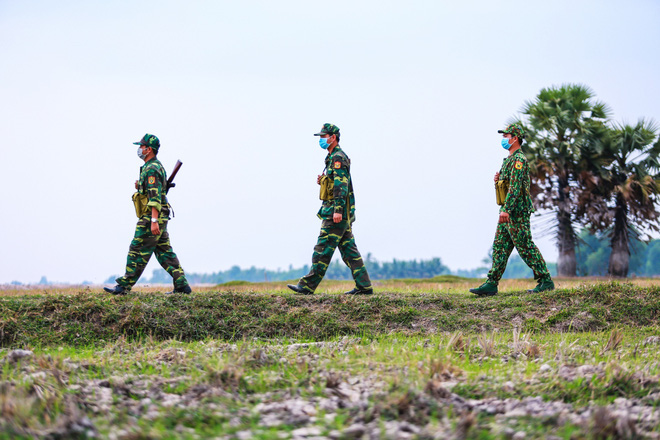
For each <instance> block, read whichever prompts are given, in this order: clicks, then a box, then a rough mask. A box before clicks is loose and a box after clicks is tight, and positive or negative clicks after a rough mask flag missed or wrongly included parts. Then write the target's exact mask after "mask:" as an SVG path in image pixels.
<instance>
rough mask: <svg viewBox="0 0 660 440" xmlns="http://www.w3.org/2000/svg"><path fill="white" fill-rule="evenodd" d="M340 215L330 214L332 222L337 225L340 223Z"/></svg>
mask: <svg viewBox="0 0 660 440" xmlns="http://www.w3.org/2000/svg"><path fill="white" fill-rule="evenodd" d="M341 218H342V216H341V214H337V213H336V212H335V213H334V214H332V221H333V222H335V223H339V222H340V221H341Z"/></svg>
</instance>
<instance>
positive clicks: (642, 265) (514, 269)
mask: <svg viewBox="0 0 660 440" xmlns="http://www.w3.org/2000/svg"><path fill="white" fill-rule="evenodd" d="M577 243H578V244H577V246H576V249H577V251H576V256H577V261H578V265H577V274H578V276H606V275H608V268H609V259H610V253H611V252H612V248H611V246H610V238H609V237H608V236H607V235H606V234H605V233H595V234H594V233H592V232H590V231H589V230H588V229H586V228H585V229H582V231H581V232H580V233H579V235H578V237H577ZM630 249H631V256H630V275H632V276H638V277H658V276H660V240H651V241H650V242H648V243H647V242H644V241H642V240H640V239H639V238H637V236H635V237H633V238H632V239H631V245H630ZM482 262H483V266H480V267H477V268H474V269H458V270H455V271H451V270H450V269H449V268H448V267H447V266H445V265H444V264H443V263H442V260H441V259H440V258H431V259H430V260H396V259H395V260H393V261H386V262H380V261H377V260H376V259H374V258H373V257H372V255H371V254H368V255H367V257H366V259H365V264H366V265H367V269H368V270H369V276H370V277H371V279H373V280H385V279H393V278H432V277H434V276H438V275H457V276H461V277H466V278H483V277H484V276H485V275H486V274H487V273H488V270H489V269H490V264H491V255H490V254H489V255H488V256H487V257H486V258H484V259H483V260H482ZM548 270H549V271H550V274H551V275H552V276H556V275H557V264H556V263H552V262H548ZM307 272H309V266H307V265H305V266H302V267H299V268H294V267H293V266H289V268H288V269H287V270H281V269H278V270H267V269H263V268H257V267H254V266H252V267H250V268H247V269H241V268H240V267H239V266H233V267H231V268H230V269H228V270H224V271H218V272H213V273H210V274H205V273H186V277H187V278H188V280H189V281H190V282H191V283H193V284H199V283H203V284H222V283H227V282H230V281H250V282H263V281H288V280H296V279H298V278H300V277H301V276H303V275H305V274H306V273H307ZM532 275H533V274H532V270H531V269H530V268H529V267H527V265H526V264H525V263H524V262H523V261H522V259H521V258H520V257H519V256H518V255H517V254H514V255H512V256H511V258H510V259H509V263H508V264H507V267H506V271H505V272H504V275H503V278H531V277H532ZM115 278H117V276H116V275H113V276H111V277H109V278H108V279H107V280H106V281H105V282H106V283H107V284H111V283H113V282H114V280H115ZM326 278H327V279H330V280H350V279H351V278H352V277H351V273H350V271H349V269H348V267H346V265H345V264H344V263H343V262H341V261H339V260H335V261H333V262H332V263H331V264H330V267H329V268H328V271H327V273H326ZM140 282H141V283H151V284H170V283H171V282H172V277H170V276H169V275H168V274H167V272H165V271H164V270H163V269H156V270H154V272H153V275H152V276H151V278H146V277H144V276H143V277H142V278H141V279H140Z"/></svg>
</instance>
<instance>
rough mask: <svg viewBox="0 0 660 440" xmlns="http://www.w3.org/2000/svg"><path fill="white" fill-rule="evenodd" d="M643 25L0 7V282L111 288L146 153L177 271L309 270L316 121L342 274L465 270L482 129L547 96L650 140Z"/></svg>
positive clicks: (659, 110)
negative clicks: (576, 103) (166, 213)
mask: <svg viewBox="0 0 660 440" xmlns="http://www.w3.org/2000/svg"><path fill="white" fill-rule="evenodd" d="M658 23H660V2H658V1H657V0H628V1H625V2H622V1H603V0H597V1H596V0H592V1H588V0H585V1H582V0H579V1H575V0H571V1H565V0H557V1H552V2H547V1H530V0H527V1H492V0H491V1H485V0H484V1H469V0H466V1H462V2H456V1H440V0H436V1H406V2H403V1H398V2H393V1H383V0H379V1H356V0H352V1H342V0H340V1H333V2H317V1H310V0H306V1H288V0H282V1H278V2H274V1H242V2H234V1H186V2H183V1H163V0H159V1H139V2H135V1H112V2H99V1H82V0H71V1H66V0H63V1H58V2H52V1H29V0H20V1H19V0H0V59H2V62H1V63H0V102H1V103H2V104H0V145H1V146H2V150H1V156H0V158H1V162H0V164H1V165H2V171H1V172H0V186H1V189H0V206H1V209H2V212H3V213H4V215H2V216H0V283H8V282H11V281H13V280H18V281H21V282H24V283H29V282H37V281H38V280H39V279H40V278H41V276H47V277H48V279H49V280H51V281H59V282H72V283H77V282H81V281H83V280H89V281H92V282H96V283H100V282H102V281H104V280H105V279H106V278H107V277H108V276H109V275H111V274H120V273H123V270H124V265H125V261H126V253H127V251H128V246H129V244H130V241H131V239H132V236H133V231H134V228H135V223H136V220H137V219H136V218H135V214H134V210H133V206H132V203H131V195H132V193H133V192H134V187H133V183H134V181H135V180H136V179H137V177H138V170H139V167H140V165H141V164H142V162H141V161H140V160H139V159H138V157H137V155H136V147H135V146H134V145H133V144H132V143H133V142H135V141H138V140H139V139H140V138H141V137H142V136H143V135H144V134H145V133H147V132H148V133H153V134H155V135H157V136H158V137H159V138H160V140H161V145H162V147H161V152H160V154H159V159H160V160H161V161H162V162H163V165H164V166H165V167H166V169H167V170H168V173H169V172H170V171H171V169H172V167H173V165H174V163H175V162H176V160H177V159H180V160H181V161H182V162H183V164H184V165H183V167H182V169H181V172H180V173H179V175H178V177H177V187H176V188H174V189H173V190H172V191H170V196H169V199H170V202H171V204H172V205H173V207H174V211H175V213H176V218H174V219H173V220H172V221H170V223H169V226H168V229H169V231H170V235H171V237H172V244H173V246H174V250H175V251H176V253H177V254H178V256H179V258H180V260H181V263H182V265H183V267H184V269H185V270H186V271H188V272H213V271H218V270H226V269H228V268H229V267H231V266H232V265H239V266H241V267H249V266H252V265H255V266H257V267H266V268H268V269H277V268H282V269H285V268H287V267H288V266H289V264H293V265H294V266H296V267H298V266H302V265H304V264H309V263H310V261H311V255H312V248H313V246H314V244H315V243H316V238H317V235H318V231H319V227H320V221H319V220H318V219H317V217H316V212H317V211H318V208H319V205H320V201H319V200H318V186H317V185H316V176H317V174H319V173H320V172H321V170H322V169H323V159H324V157H325V152H324V151H322V150H321V149H320V148H319V146H318V142H317V139H318V138H316V137H314V136H312V134H313V133H315V132H317V131H318V130H319V129H320V128H321V125H322V124H323V123H324V122H332V123H334V124H336V125H338V126H339V127H340V129H341V133H342V137H341V146H342V148H343V149H344V151H345V152H346V153H347V154H348V156H349V157H350V158H351V160H352V174H353V180H354V187H355V191H356V203H357V222H356V223H355V225H354V233H355V236H356V241H357V245H358V247H359V249H360V251H361V252H362V254H363V255H366V254H367V253H372V255H373V256H374V257H375V258H376V259H378V260H381V261H391V260H392V259H393V258H397V259H415V258H416V259H428V258H432V257H440V258H442V261H443V262H444V263H445V264H446V265H448V266H449V267H450V268H451V269H459V268H472V267H476V266H479V265H480V264H481V260H482V259H483V258H484V256H485V255H486V253H487V251H488V249H489V247H490V246H491V244H492V239H493V236H494V232H495V227H496V222H497V213H498V207H497V205H496V204H495V195H494V190H493V184H492V178H493V174H494V173H495V172H496V171H497V170H498V169H499V166H500V165H501V161H502V158H503V157H504V156H505V155H506V152H505V151H504V150H503V149H502V148H501V147H500V145H499V143H500V142H499V141H500V135H498V134H497V130H498V129H500V128H502V127H503V126H504V125H505V123H506V122H507V121H508V120H509V119H511V118H512V117H514V116H516V115H518V114H519V113H518V112H519V110H520V109H521V107H522V105H523V103H524V101H525V100H531V99H533V98H534V97H535V96H536V94H537V93H538V92H539V91H540V89H541V88H544V87H550V86H552V85H560V84H562V83H581V84H585V85H587V86H589V87H591V88H592V89H593V91H594V92H595V93H596V96H597V98H598V99H600V100H602V101H605V102H606V103H608V104H609V105H610V106H611V108H612V109H613V110H614V115H613V116H614V117H613V119H614V120H615V121H618V122H629V123H634V122H636V121H637V120H638V119H639V118H641V117H645V118H652V119H654V120H655V121H660V105H659V103H660V81H659V78H660V26H658ZM532 224H533V225H534V224H536V225H537V226H536V228H534V229H533V232H534V233H535V234H537V235H538V232H540V229H541V228H540V226H539V225H540V219H535V218H534V217H533V218H532ZM537 244H538V245H539V247H540V249H541V251H542V253H543V254H544V256H545V258H546V259H547V260H548V261H556V259H557V251H556V248H555V245H554V243H553V240H552V237H545V238H540V239H538V240H537ZM158 267H159V266H158V264H157V263H156V262H155V258H154V259H153V260H152V262H151V263H150V264H149V267H148V268H147V271H146V275H148V276H150V275H151V272H152V270H153V269H155V268H158Z"/></svg>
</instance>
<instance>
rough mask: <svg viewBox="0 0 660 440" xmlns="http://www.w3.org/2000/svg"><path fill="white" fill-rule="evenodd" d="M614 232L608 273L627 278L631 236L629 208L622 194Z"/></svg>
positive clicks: (617, 203) (615, 214)
mask: <svg viewBox="0 0 660 440" xmlns="http://www.w3.org/2000/svg"><path fill="white" fill-rule="evenodd" d="M614 209H615V212H614V230H613V231H612V242H611V245H612V253H611V254H610V266H609V268H608V269H607V273H608V274H609V275H610V276H613V277H622V278H625V277H627V276H628V269H629V266H630V243H629V242H630V236H629V234H628V206H627V205H626V202H625V200H624V198H623V196H622V195H621V194H618V195H617V198H616V208H614Z"/></svg>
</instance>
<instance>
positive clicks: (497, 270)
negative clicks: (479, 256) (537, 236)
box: [488, 223, 513, 284]
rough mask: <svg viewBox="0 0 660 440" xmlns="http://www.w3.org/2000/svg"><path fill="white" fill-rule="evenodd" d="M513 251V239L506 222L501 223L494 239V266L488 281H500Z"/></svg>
mask: <svg viewBox="0 0 660 440" xmlns="http://www.w3.org/2000/svg"><path fill="white" fill-rule="evenodd" d="M511 251H513V240H511V236H510V235H509V231H508V229H507V227H506V223H499V224H498V225H497V231H496V232H495V240H494V241H493V267H492V268H491V269H490V272H488V281H490V282H492V283H495V284H498V283H499V282H500V279H501V278H502V274H504V270H505V269H506V263H507V261H509V256H510V255H511Z"/></svg>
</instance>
